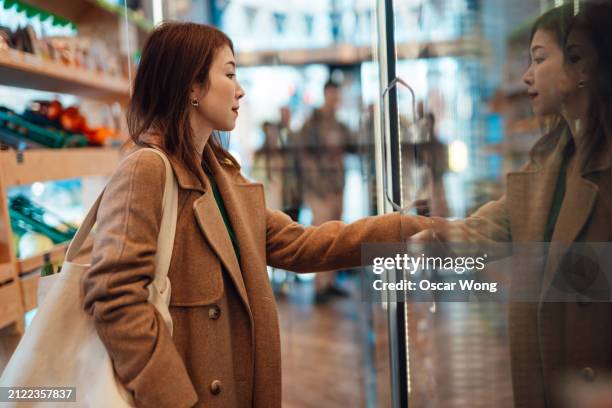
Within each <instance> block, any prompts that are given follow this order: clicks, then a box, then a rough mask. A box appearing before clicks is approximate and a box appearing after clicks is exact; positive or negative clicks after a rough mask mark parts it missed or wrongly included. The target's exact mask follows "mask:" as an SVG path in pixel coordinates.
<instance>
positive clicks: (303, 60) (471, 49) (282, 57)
mask: <svg viewBox="0 0 612 408" xmlns="http://www.w3.org/2000/svg"><path fill="white" fill-rule="evenodd" d="M488 50H489V47H488V45H487V43H486V42H485V41H483V40H482V39H481V38H477V37H464V38H459V39H455V40H448V41H438V42H414V43H400V44H398V45H397V47H396V52H397V59H398V60H402V59H415V58H437V57H449V56H479V55H483V54H484V53H486V52H488ZM373 59H374V55H373V51H372V47H371V46H355V45H350V44H338V45H334V46H331V47H325V48H304V49H289V50H263V51H241V52H238V53H237V54H236V60H237V62H238V65H240V66H260V65H305V64H338V65H351V64H358V63H360V62H367V61H372V60H373Z"/></svg>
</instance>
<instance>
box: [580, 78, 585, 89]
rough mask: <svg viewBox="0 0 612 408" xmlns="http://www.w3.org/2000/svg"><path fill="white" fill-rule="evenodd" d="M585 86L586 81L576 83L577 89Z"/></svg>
mask: <svg viewBox="0 0 612 408" xmlns="http://www.w3.org/2000/svg"><path fill="white" fill-rule="evenodd" d="M585 86H586V81H585V80H584V79H581V80H580V81H578V88H584V87H585Z"/></svg>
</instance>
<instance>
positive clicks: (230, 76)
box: [227, 74, 236, 79]
mask: <svg viewBox="0 0 612 408" xmlns="http://www.w3.org/2000/svg"><path fill="white" fill-rule="evenodd" d="M227 77H228V78H229V79H234V78H235V77H236V74H227Z"/></svg>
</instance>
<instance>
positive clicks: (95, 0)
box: [27, 0, 153, 33]
mask: <svg viewBox="0 0 612 408" xmlns="http://www.w3.org/2000/svg"><path fill="white" fill-rule="evenodd" d="M27 3H28V4H30V5H32V6H35V7H38V8H40V9H43V10H45V11H48V12H51V13H53V14H56V15H58V16H61V17H63V18H66V19H68V20H71V21H73V22H74V23H76V25H77V29H78V28H79V25H80V23H82V22H90V21H92V20H93V19H95V18H96V17H97V18H98V20H100V19H101V18H102V19H107V18H109V17H110V18H115V17H121V18H123V17H124V15H125V13H124V8H123V6H120V5H117V4H112V3H109V2H108V1H105V0H62V1H53V0H28V1H27ZM127 18H128V20H129V21H131V22H132V23H133V24H134V25H135V26H136V27H138V28H139V29H140V30H141V31H142V32H143V33H148V32H150V31H151V30H153V22H152V21H150V20H148V19H146V18H144V17H143V16H141V15H139V14H138V13H136V12H134V11H132V10H129V9H128V12H127Z"/></svg>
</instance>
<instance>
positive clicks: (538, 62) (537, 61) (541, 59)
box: [533, 57, 545, 64]
mask: <svg viewBox="0 0 612 408" xmlns="http://www.w3.org/2000/svg"><path fill="white" fill-rule="evenodd" d="M544 59H545V58H542V57H539V58H534V59H533V61H534V62H535V63H536V64H541V63H543V62H544Z"/></svg>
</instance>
